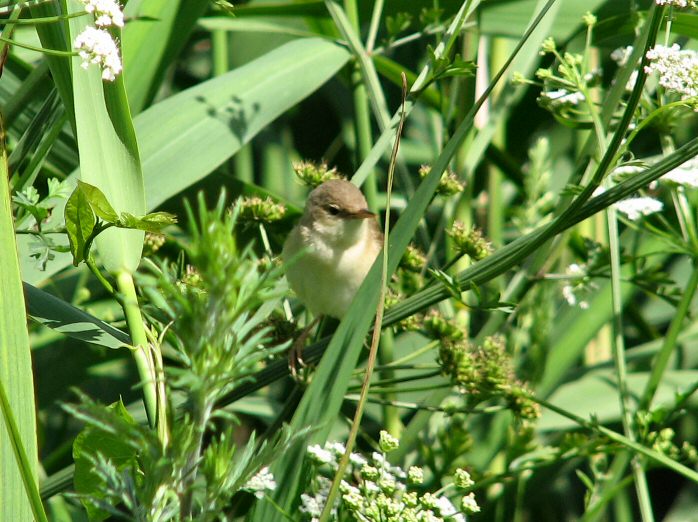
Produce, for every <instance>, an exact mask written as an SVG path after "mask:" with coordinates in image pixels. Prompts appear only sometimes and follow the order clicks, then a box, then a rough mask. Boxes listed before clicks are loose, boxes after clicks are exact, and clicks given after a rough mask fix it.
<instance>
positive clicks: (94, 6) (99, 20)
mask: <svg viewBox="0 0 698 522" xmlns="http://www.w3.org/2000/svg"><path fill="white" fill-rule="evenodd" d="M80 1H81V2H82V3H83V4H85V11H87V12H88V13H91V14H93V15H94V17H95V25H96V26H97V27H107V26H109V25H115V26H116V27H123V26H124V13H123V12H122V11H121V6H120V5H119V2H115V1H114V0H80Z"/></svg>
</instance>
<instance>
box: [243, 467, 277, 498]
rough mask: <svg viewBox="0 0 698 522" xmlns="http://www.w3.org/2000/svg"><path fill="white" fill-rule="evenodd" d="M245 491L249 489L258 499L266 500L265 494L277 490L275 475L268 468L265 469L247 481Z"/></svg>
mask: <svg viewBox="0 0 698 522" xmlns="http://www.w3.org/2000/svg"><path fill="white" fill-rule="evenodd" d="M243 489H248V490H250V491H251V492H252V493H254V496H255V497H257V498H264V492H265V491H267V490H269V491H274V490H275V489H276V481H275V480H274V475H272V473H271V471H269V468H268V467H264V468H262V469H260V470H259V472H258V473H257V474H256V475H255V476H254V477H252V478H251V479H250V480H248V481H247V484H245V487H244V488H243Z"/></svg>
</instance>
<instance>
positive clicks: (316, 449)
mask: <svg viewBox="0 0 698 522" xmlns="http://www.w3.org/2000/svg"><path fill="white" fill-rule="evenodd" d="M308 453H309V454H310V457H311V458H312V459H313V460H314V461H316V462H318V463H320V464H333V463H335V458H334V455H332V453H331V452H330V451H328V450H326V449H323V448H321V447H320V445H319V444H315V445H313V446H308Z"/></svg>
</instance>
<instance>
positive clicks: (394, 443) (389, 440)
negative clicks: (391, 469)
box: [378, 430, 400, 453]
mask: <svg viewBox="0 0 698 522" xmlns="http://www.w3.org/2000/svg"><path fill="white" fill-rule="evenodd" d="M378 446H380V449H381V450H382V451H383V452H384V453H389V452H391V451H393V450H396V449H397V448H398V447H399V446H400V441H399V440H397V439H396V438H395V437H393V436H392V435H391V434H390V433H388V432H387V431H385V430H381V432H380V441H379V442H378Z"/></svg>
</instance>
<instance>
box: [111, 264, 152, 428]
mask: <svg viewBox="0 0 698 522" xmlns="http://www.w3.org/2000/svg"><path fill="white" fill-rule="evenodd" d="M116 285H117V287H118V289H119V292H120V293H121V294H122V296H123V302H122V303H121V306H122V307H123V309H124V314H125V316H126V322H127V323H128V328H129V331H130V333H131V339H132V341H133V348H134V349H133V357H134V359H135V361H136V367H137V369H138V375H139V376H140V379H141V384H142V386H143V401H144V403H145V412H146V414H147V415H148V423H149V424H150V427H151V428H156V426H157V424H158V422H157V419H158V418H159V414H160V411H159V410H163V408H159V407H158V406H162V405H158V393H157V373H156V370H155V362H154V360H153V356H152V354H151V352H150V343H149V342H148V337H147V335H146V332H145V327H144V325H143V317H142V315H141V309H140V307H139V306H138V297H137V295H136V287H135V285H134V284H133V277H132V276H131V274H130V273H129V272H126V271H121V272H119V273H118V274H116Z"/></svg>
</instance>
